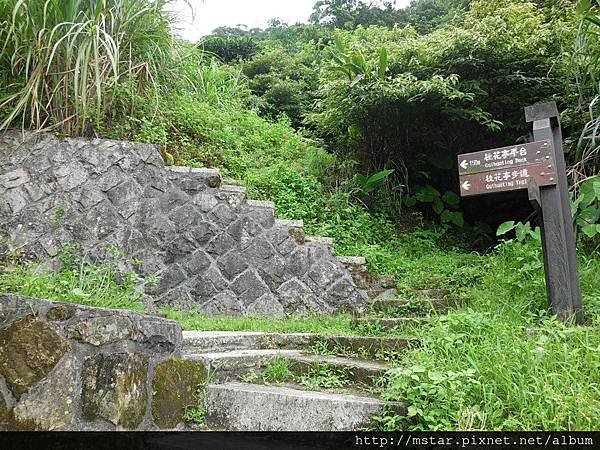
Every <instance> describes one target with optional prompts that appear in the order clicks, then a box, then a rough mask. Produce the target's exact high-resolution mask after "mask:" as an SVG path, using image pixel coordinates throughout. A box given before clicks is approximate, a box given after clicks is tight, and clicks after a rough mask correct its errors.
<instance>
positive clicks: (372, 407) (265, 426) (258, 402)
mask: <svg viewBox="0 0 600 450" xmlns="http://www.w3.org/2000/svg"><path fill="white" fill-rule="evenodd" d="M395 407H396V408H397V409H398V410H400V409H404V407H403V405H401V404H397V405H395ZM383 408H384V403H383V402H382V401H381V400H378V399H376V398H371V397H363V396H357V395H342V394H332V393H325V392H316V391H305V390H301V389H297V388H294V387H287V386H264V385H257V384H249V383H238V382H231V383H225V384H210V385H209V386H208V387H207V393H206V423H207V425H208V426H209V427H214V428H217V429H225V430H229V431H354V430H358V429H359V428H362V427H365V426H367V425H368V424H369V422H370V420H371V418H372V417H373V416H375V415H377V414H380V413H381V412H382V410H383Z"/></svg>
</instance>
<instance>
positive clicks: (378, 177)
mask: <svg viewBox="0 0 600 450" xmlns="http://www.w3.org/2000/svg"><path fill="white" fill-rule="evenodd" d="M392 172H394V169H386V170H382V171H381V172H377V173H375V174H373V175H371V176H370V177H369V181H368V182H369V183H377V182H380V181H383V180H385V179H387V177H389V176H390V175H391V174H392Z"/></svg>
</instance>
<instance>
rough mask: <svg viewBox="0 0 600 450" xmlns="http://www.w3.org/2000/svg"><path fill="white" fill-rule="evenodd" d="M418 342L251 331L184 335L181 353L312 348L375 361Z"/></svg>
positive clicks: (398, 339) (394, 337) (202, 332)
mask: <svg viewBox="0 0 600 450" xmlns="http://www.w3.org/2000/svg"><path fill="white" fill-rule="evenodd" d="M418 342H419V341H418V339H415V338H413V337H400V336H320V335H317V334H308V333H290V334H285V333H263V332H254V331H184V332H183V353H185V354H198V353H211V352H212V353H222V352H227V351H231V350H278V349H279V350H305V351H310V350H312V348H313V347H314V346H318V347H319V348H320V349H321V350H327V351H333V352H336V353H340V354H343V353H352V354H357V355H361V356H362V357H377V356H378V355H381V354H382V353H389V352H393V353H398V352H400V351H402V350H404V349H406V348H407V347H409V346H411V345H417V344H418Z"/></svg>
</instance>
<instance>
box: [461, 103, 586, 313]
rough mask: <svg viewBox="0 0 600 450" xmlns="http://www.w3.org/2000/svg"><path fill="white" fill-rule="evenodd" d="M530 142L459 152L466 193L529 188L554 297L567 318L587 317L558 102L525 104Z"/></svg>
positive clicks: (553, 302)
mask: <svg viewBox="0 0 600 450" xmlns="http://www.w3.org/2000/svg"><path fill="white" fill-rule="evenodd" d="M525 117H526V120H527V122H528V123H531V124H532V138H533V139H532V140H533V142H530V143H528V144H519V145H513V146H510V147H502V148H497V149H492V150H484V151H480V152H475V153H466V154H463V155H458V173H459V178H460V193H461V196H463V197H468V196H474V195H483V194H491V193H494V192H505V191H514V190H519V189H527V190H528V192H529V200H530V201H531V203H532V204H533V206H534V207H535V209H536V210H537V212H538V215H539V216H540V224H541V231H542V249H543V254H544V271H545V275H546V292H547V294H548V303H549V304H550V306H551V308H552V310H553V312H554V313H555V314H556V315H557V316H558V317H559V318H560V319H561V320H562V321H565V322H567V321H574V322H576V323H580V322H581V321H582V320H583V307H582V304H581V291H580V287H579V273H578V269H577V254H576V249H575V235H574V231H573V218H572V215H571V204H570V201H569V187H568V184H567V175H566V165H565V159H564V153H563V148H562V133H561V129H560V121H559V115H558V109H557V108H556V104H555V103H554V102H552V103H539V104H536V105H533V106H528V107H526V108H525Z"/></svg>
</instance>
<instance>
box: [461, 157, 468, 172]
mask: <svg viewBox="0 0 600 450" xmlns="http://www.w3.org/2000/svg"><path fill="white" fill-rule="evenodd" d="M468 166H469V163H468V162H467V160H466V159H465V160H464V161H463V162H461V163H460V167H462V168H463V169H465V170H467V167H468Z"/></svg>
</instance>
